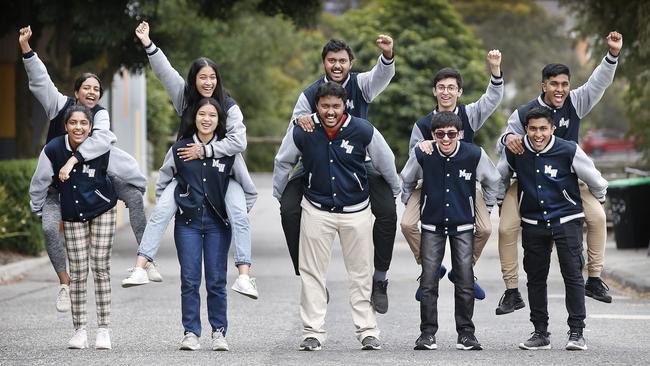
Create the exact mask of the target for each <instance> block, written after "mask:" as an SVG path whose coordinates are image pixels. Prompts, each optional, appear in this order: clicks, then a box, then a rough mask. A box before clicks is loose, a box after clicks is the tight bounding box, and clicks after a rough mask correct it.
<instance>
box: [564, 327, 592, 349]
mask: <svg viewBox="0 0 650 366" xmlns="http://www.w3.org/2000/svg"><path fill="white" fill-rule="evenodd" d="M567 334H568V335H569V341H568V342H567V343H566V347H565V348H566V349H567V350H568V351H584V350H586V349H587V342H586V341H585V337H583V336H582V329H572V330H570V331H569V332H568V333H567Z"/></svg>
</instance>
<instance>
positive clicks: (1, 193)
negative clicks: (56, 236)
mask: <svg viewBox="0 0 650 366" xmlns="http://www.w3.org/2000/svg"><path fill="white" fill-rule="evenodd" d="M36 163H37V161H36V160H8V161H0V250H11V251H16V252H19V253H23V254H28V255H36V254H38V253H39V252H41V251H42V250H43V249H44V246H43V233H42V230H41V222H40V220H39V219H38V218H37V217H36V216H34V215H33V214H32V213H31V210H30V208H29V193H28V192H29V183H30V181H31V177H32V174H34V170H35V169H36Z"/></svg>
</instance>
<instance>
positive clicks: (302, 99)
mask: <svg viewBox="0 0 650 366" xmlns="http://www.w3.org/2000/svg"><path fill="white" fill-rule="evenodd" d="M314 112H316V111H312V110H311V105H310V104H309V101H308V100H307V97H306V96H305V93H300V96H299V97H298V100H297V101H296V105H295V106H294V107H293V113H291V121H292V123H289V128H291V126H293V120H294V119H296V118H298V117H300V116H304V115H307V114H312V113H314Z"/></svg>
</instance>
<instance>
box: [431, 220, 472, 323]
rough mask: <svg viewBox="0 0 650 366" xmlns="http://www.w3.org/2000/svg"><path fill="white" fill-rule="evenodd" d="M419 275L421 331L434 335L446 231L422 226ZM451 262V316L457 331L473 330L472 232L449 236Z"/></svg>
mask: <svg viewBox="0 0 650 366" xmlns="http://www.w3.org/2000/svg"><path fill="white" fill-rule="evenodd" d="M420 242H421V252H420V253H421V254H422V277H421V278H420V290H421V291H422V299H421V300H420V332H422V334H428V335H435V334H436V332H438V281H439V279H438V271H439V270H440V264H441V263H442V258H443V257H444V256H445V245H446V243H447V235H442V234H436V233H432V232H430V231H426V230H422V239H421V241H420ZM449 242H450V247H451V266H452V268H453V269H454V277H455V278H454V280H455V282H454V302H455V309H454V318H455V320H456V332H457V333H458V334H461V333H472V334H474V323H473V322H472V317H473V316H474V269H473V268H472V253H473V251H474V233H473V232H472V231H471V230H470V231H466V232H464V233H461V234H458V235H454V236H450V237H449Z"/></svg>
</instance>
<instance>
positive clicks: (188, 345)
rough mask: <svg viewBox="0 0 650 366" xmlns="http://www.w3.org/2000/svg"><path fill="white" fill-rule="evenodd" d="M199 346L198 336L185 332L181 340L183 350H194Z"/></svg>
mask: <svg viewBox="0 0 650 366" xmlns="http://www.w3.org/2000/svg"><path fill="white" fill-rule="evenodd" d="M199 348H201V343H199V337H197V336H196V334H194V333H192V332H187V334H185V335H184V336H183V339H182V340H181V348H180V349H182V350H184V351H195V350H197V349H199Z"/></svg>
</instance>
